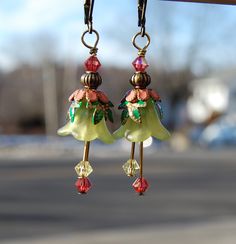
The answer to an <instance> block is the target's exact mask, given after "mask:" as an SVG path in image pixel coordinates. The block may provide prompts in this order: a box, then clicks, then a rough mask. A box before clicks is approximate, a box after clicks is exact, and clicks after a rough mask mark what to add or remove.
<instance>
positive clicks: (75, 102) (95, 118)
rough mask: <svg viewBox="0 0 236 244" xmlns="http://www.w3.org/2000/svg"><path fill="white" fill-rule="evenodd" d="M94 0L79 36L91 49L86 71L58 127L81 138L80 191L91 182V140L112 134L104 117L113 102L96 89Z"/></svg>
mask: <svg viewBox="0 0 236 244" xmlns="http://www.w3.org/2000/svg"><path fill="white" fill-rule="evenodd" d="M93 5H94V0H92V1H85V4H84V11H85V24H86V25H88V30H86V31H85V32H84V33H83V34H82V37H81V40H82V43H83V44H84V46H85V47H87V48H89V49H90V54H91V56H90V57H89V58H88V59H87V60H86V61H85V63H84V64H85V70H86V72H85V74H83V75H82V77H81V83H82V85H83V86H84V87H83V89H78V90H76V91H75V92H73V93H72V95H71V96H70V97H69V101H70V102H71V105H70V108H69V111H68V120H69V121H68V123H67V124H66V125H65V126H64V127H62V128H60V129H59V130H58V134H59V135H60V136H67V135H72V136H73V137H74V138H75V139H77V140H80V141H84V152H83V159H82V161H80V162H79V163H78V164H77V165H76V166H75V171H76V173H77V175H78V180H77V181H76V183H75V185H76V188H77V190H78V192H79V193H81V194H84V193H87V192H88V191H89V189H90V188H91V182H90V180H89V179H88V176H89V175H90V174H91V173H92V171H93V168H92V167H91V165H90V163H89V147H90V142H91V141H93V140H95V139H99V140H101V141H103V142H104V143H112V142H113V141H114V137H113V135H112V134H110V132H109V130H108V128H107V126H106V122H105V121H106V120H107V119H108V120H110V121H111V122H113V116H112V110H111V107H113V104H112V103H111V102H110V101H109V99H108V97H107V96H106V95H105V94H104V93H103V92H102V91H99V90H97V88H98V86H100V85H101V83H102V78H101V76H100V74H99V73H98V72H97V70H98V69H99V67H100V66H101V64H100V62H99V60H98V58H97V51H98V49H97V44H98V41H99V34H98V32H97V31H96V30H94V29H93V26H92V12H93ZM86 34H95V36H96V41H95V44H94V45H93V46H90V45H88V44H87V43H86V42H85V35H86Z"/></svg>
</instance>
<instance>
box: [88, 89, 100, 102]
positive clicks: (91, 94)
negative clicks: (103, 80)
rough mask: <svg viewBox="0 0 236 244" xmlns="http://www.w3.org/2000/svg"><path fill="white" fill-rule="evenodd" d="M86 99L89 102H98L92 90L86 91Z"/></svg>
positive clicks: (95, 93)
mask: <svg viewBox="0 0 236 244" xmlns="http://www.w3.org/2000/svg"><path fill="white" fill-rule="evenodd" d="M86 98H87V99H88V100H89V101H90V102H96V101H97V100H98V96H97V92H96V91H92V90H87V91H86Z"/></svg>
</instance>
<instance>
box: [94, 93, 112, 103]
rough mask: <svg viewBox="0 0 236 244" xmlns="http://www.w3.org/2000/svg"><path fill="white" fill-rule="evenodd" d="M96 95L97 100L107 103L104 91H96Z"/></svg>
mask: <svg viewBox="0 0 236 244" xmlns="http://www.w3.org/2000/svg"><path fill="white" fill-rule="evenodd" d="M97 96H98V98H99V100H101V101H102V102H103V103H109V99H108V97H107V95H106V94H105V93H104V92H101V91H97Z"/></svg>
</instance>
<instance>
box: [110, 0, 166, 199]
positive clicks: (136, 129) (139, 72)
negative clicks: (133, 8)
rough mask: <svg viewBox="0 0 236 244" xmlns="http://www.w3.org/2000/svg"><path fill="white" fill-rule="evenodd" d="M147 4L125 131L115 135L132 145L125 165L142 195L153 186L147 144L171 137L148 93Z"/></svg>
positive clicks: (141, 8)
mask: <svg viewBox="0 0 236 244" xmlns="http://www.w3.org/2000/svg"><path fill="white" fill-rule="evenodd" d="M146 6H147V0H139V5H138V16H139V23H138V26H141V32H138V33H137V34H136V35H135V36H134V37H133V39H132V43H133V45H134V47H135V48H137V49H138V57H137V58H136V59H135V60H134V61H133V63H132V64H133V66H134V68H135V71H136V72H135V73H134V75H133V76H132V77H131V79H130V83H131V85H132V86H133V89H132V90H130V91H128V92H127V93H126V94H125V96H124V98H123V99H122V100H121V103H120V105H119V107H118V109H122V114H121V124H122V125H121V127H120V128H119V129H118V130H117V131H115V132H114V136H115V137H116V138H122V137H125V138H126V139H127V140H128V141H130V142H131V155H130V159H129V160H128V161H127V162H126V163H125V164H124V165H123V169H124V171H125V173H126V174H127V176H130V177H132V176H135V174H136V172H137V170H139V171H140V176H139V177H138V178H137V179H136V180H135V181H134V183H133V188H134V189H135V191H136V192H138V193H139V194H140V195H143V193H144V192H145V191H146V190H147V188H148V187H149V184H148V182H147V180H146V179H145V178H144V177H143V141H145V140H146V139H148V138H149V137H151V136H153V137H155V138H157V139H159V140H166V139H168V138H169V137H170V133H169V132H168V131H167V130H166V129H165V127H164V126H163V125H162V123H161V121H160V120H161V119H162V110H161V105H160V102H161V99H160V96H159V95H158V94H157V93H156V92H155V91H154V90H152V89H147V86H148V85H149V84H150V83H151V77H150V76H149V75H148V74H147V73H146V71H145V70H146V68H147V67H148V66H149V65H148V63H147V61H146V59H145V54H146V51H147V48H148V46H149V44H150V36H149V35H148V34H147V33H146V32H145V21H146V19H145V11H146ZM139 36H140V37H146V38H147V43H146V45H145V46H144V47H143V48H141V47H139V46H138V45H137V44H136V38H137V37H139ZM137 142H139V157H140V160H139V162H140V164H138V163H137V161H136V160H135V159H134V152H135V143H137Z"/></svg>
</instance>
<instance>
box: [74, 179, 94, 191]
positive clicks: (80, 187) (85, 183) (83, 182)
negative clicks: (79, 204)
mask: <svg viewBox="0 0 236 244" xmlns="http://www.w3.org/2000/svg"><path fill="white" fill-rule="evenodd" d="M75 186H76V188H77V191H78V192H79V193H81V194H85V193H87V192H88V191H89V190H90V188H91V187H92V185H91V182H90V181H89V179H88V178H87V177H84V178H79V179H78V180H77V181H76V182H75Z"/></svg>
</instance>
